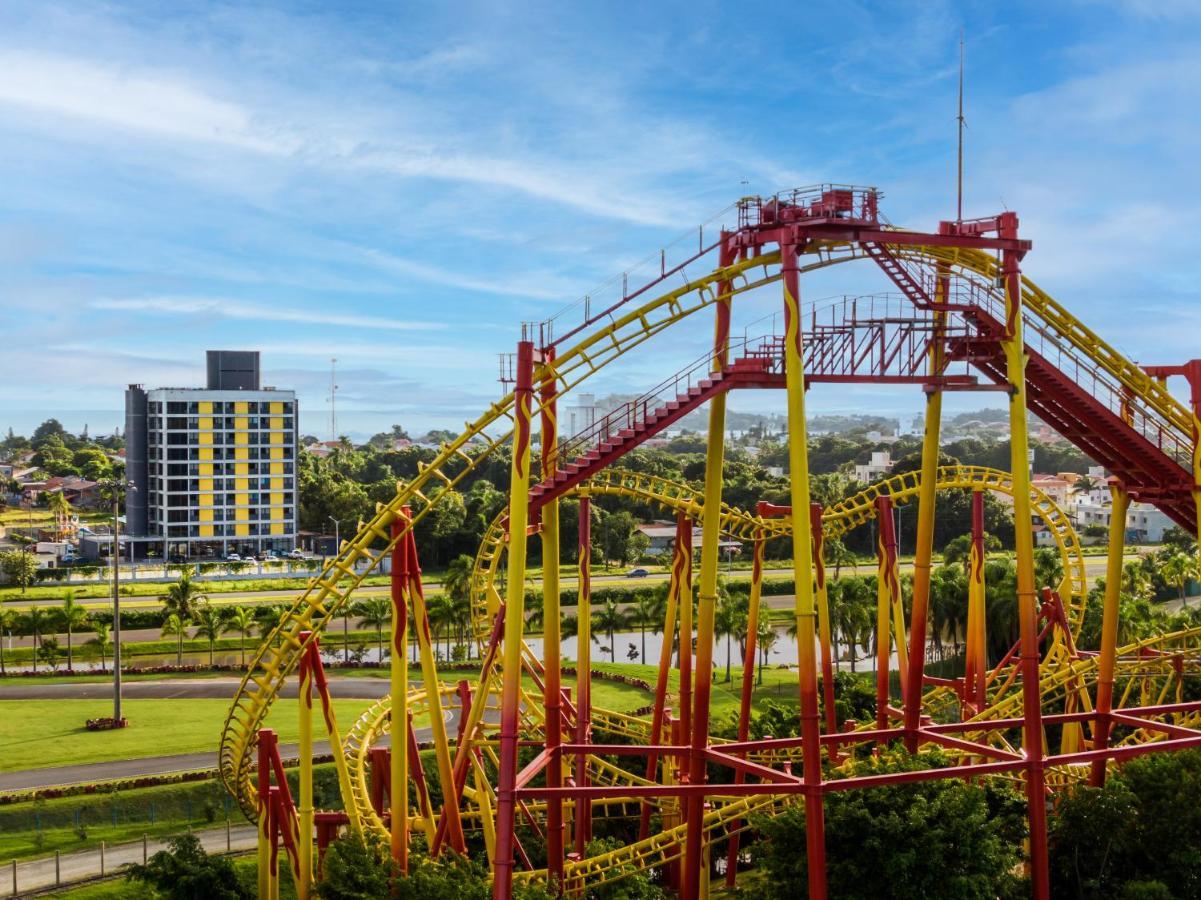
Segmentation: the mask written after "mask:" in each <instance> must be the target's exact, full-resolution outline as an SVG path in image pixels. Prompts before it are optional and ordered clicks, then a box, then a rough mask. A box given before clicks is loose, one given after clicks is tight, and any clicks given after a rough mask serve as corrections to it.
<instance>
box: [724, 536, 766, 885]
mask: <svg viewBox="0 0 1201 900" xmlns="http://www.w3.org/2000/svg"><path fill="white" fill-rule="evenodd" d="M753 552H754V555H753V557H752V562H751V595H750V603H749V604H748V606H747V617H746V650H745V651H744V652H743V654H742V697H741V698H740V701H739V704H738V740H739V742H740V743H741V742H743V741H746V740H747V739H748V738H749V737H750V729H751V695H752V693H753V692H754V689H755V654H756V653H757V652H758V647H757V646H756V642H757V640H758V636H759V602H760V600H761V599H762V596H763V536H762V535H761V534H760V535H756V536H755V544H754V551H753ZM745 780H746V774H745V773H744V772H743V771H742V770H741V769H739V770H738V771H737V772H735V773H734V783H735V784H742V782H743V781H745ZM731 831H732V832H733V833H732V834H731V835H730V845H729V847H728V848H727V850H726V887H734V881H735V879H736V878H737V876H738V844H739V837H740V834H739V831H738V823H735V825H734V827H733V828H732V829H731Z"/></svg>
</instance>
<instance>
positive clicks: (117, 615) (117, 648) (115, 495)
mask: <svg viewBox="0 0 1201 900" xmlns="http://www.w3.org/2000/svg"><path fill="white" fill-rule="evenodd" d="M101 486H102V487H105V488H107V489H108V491H109V493H110V494H111V495H112V501H113V549H112V553H111V555H110V557H109V558H110V559H111V560H112V564H113V720H114V721H115V722H120V721H121V519H120V515H121V491H123V490H124V491H132V490H136V488H135V487H134V484H133V482H132V481H120V480H117V479H112V480H110V481H105V482H102V484H101Z"/></svg>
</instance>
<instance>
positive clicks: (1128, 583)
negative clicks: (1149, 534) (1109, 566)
mask: <svg viewBox="0 0 1201 900" xmlns="http://www.w3.org/2000/svg"><path fill="white" fill-rule="evenodd" d="M1122 592H1123V593H1125V594H1129V595H1130V596H1131V597H1133V598H1135V599H1147V600H1149V599H1151V579H1150V578H1149V577H1148V576H1147V571H1146V570H1145V569H1144V568H1143V562H1142V560H1141V559H1132V560H1130V562H1128V563H1126V565H1124V566H1122Z"/></svg>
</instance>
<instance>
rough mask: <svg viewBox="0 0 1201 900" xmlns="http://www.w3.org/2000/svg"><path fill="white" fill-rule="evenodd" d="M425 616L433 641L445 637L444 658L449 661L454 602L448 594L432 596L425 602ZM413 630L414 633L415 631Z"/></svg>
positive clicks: (454, 612)
mask: <svg viewBox="0 0 1201 900" xmlns="http://www.w3.org/2000/svg"><path fill="white" fill-rule="evenodd" d="M425 614H426V615H427V616H429V619H430V628H431V629H433V632H434V640H435V641H436V640H437V638H438V636H440V635H445V637H446V658H447V659H450V643H451V626H452V625H453V624H454V622H455V616H456V610H455V601H454V600H453V599H451V597H450V596H449V595H448V594H434V596H432V597H430V598H429V599H428V600H426V601H425ZM413 630H414V632H416V629H413Z"/></svg>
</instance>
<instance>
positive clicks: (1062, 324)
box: [220, 242, 1192, 818]
mask: <svg viewBox="0 0 1201 900" xmlns="http://www.w3.org/2000/svg"><path fill="white" fill-rule="evenodd" d="M889 248H890V249H891V250H892V251H893V252H894V253H895V254H896V255H897V256H899V257H903V258H904V259H906V260H907V261H909V262H911V263H914V264H919V265H922V266H925V267H934V266H937V265H938V264H939V263H945V264H947V265H949V266H951V267H952V269H953V270H954V271H955V272H956V273H957V274H959V275H961V276H962V278H963V280H964V281H965V282H967V283H970V284H973V285H975V286H977V288H978V290H979V291H980V293H981V296H992V297H994V298H997V299H998V301H999V295H996V294H995V293H994V289H993V287H992V284H993V279H994V277H995V263H994V260H993V259H992V258H991V257H990V256H988V255H987V254H985V253H980V252H969V251H963V250H960V251H945V250H940V249H936V248H923V247H907V246H906V247H902V246H899V245H898V246H893V245H889ZM806 252H807V256H806V258H805V259H806V264H805V265H804V266H802V267H801V272H809V271H815V270H818V269H822V268H825V267H828V266H831V265H836V264H840V263H844V262H849V261H852V260H857V259H862V258H863V253H862V252H861V251H859V250H858V249H857V248H856V247H853V246H851V245H849V244H845V243H840V242H825V243H823V242H814V243H812V244H810V245H809V246H808V247H807V248H806ZM779 261H780V256H779V253H778V252H771V253H765V254H763V255H760V256H757V257H752V258H748V259H745V260H741V261H738V262H735V263H734V264H732V265H729V266H724V267H719V268H717V269H715V270H714V271H712V272H710V273H708V274H706V275H704V276H702V277H700V278H696V279H692V280H689V281H687V282H686V283H684V284H682V285H680V286H679V287H677V288H676V289H674V290H671V291H668V292H666V293H663V294H661V295H659V296H657V297H655V298H653V299H650V300H648V301H646V302H644V303H642V304H641V305H639V306H637V307H636V308H633V309H630V310H628V311H624V312H623V311H622V310H620V309H619V310H617V311H615V312H613V313H609V314H606V315H605V316H602V317H599V318H598V319H597V320H595V321H593V322H592V323H590V327H591V328H592V330H591V332H590V333H588V334H586V335H585V336H583V337H582V338H581V339H580V340H579V341H578V342H577V343H575V344H574V346H571V347H569V348H562V349H560V350H559V351H558V355H557V358H556V359H555V361H554V362H553V364H551V366H550V370H551V373H552V374H553V375H554V376H555V383H556V384H557V385H558V386H559V391H558V394H557V395H556V397H555V399H558V398H559V397H561V396H563V395H564V394H566V393H567V392H569V391H570V390H572V389H574V388H575V387H576V386H577V385H579V384H581V383H583V382H584V381H585V380H586V379H587V378H589V377H590V376H592V375H593V374H595V373H596V372H598V371H600V370H601V369H603V368H604V367H606V366H607V365H609V364H610V363H611V362H613V361H614V360H616V359H617V358H619V357H620V356H622V355H623V354H625V353H627V352H629V351H630V350H632V349H633V348H635V347H638V346H640V345H642V344H644V343H645V342H647V341H649V340H650V339H652V338H654V337H655V336H656V335H658V334H660V333H662V332H664V331H666V330H667V329H669V328H670V327H672V326H673V325H675V324H676V323H678V322H681V321H683V320H685V319H687V318H689V317H690V316H692V315H693V314H695V313H697V312H700V311H702V310H705V309H709V308H711V307H712V306H713V305H714V304H715V303H717V302H719V301H730V300H733V299H735V298H737V297H739V296H742V295H744V294H746V293H748V292H751V291H754V290H756V289H757V288H760V287H763V286H765V285H768V284H772V283H774V282H776V281H778V280H779V278H780V277H781V276H780V271H779ZM722 285H725V286H726V287H725V288H724V289H723V288H721V287H720V286H722ZM1023 303H1024V312H1023V315H1024V316H1025V317H1026V318H1027V319H1028V320H1030V321H1032V322H1033V323H1034V324H1035V325H1037V326H1038V327H1039V328H1041V329H1042V330H1043V331H1045V332H1047V333H1052V334H1053V335H1054V336H1056V337H1057V339H1058V340H1060V341H1062V342H1063V343H1064V344H1065V345H1067V346H1070V347H1071V348H1074V349H1075V350H1076V351H1078V352H1079V353H1080V355H1081V358H1082V359H1083V360H1084V361H1085V362H1086V363H1087V364H1088V365H1089V366H1090V367H1091V368H1092V369H1093V370H1095V371H1099V372H1101V373H1104V374H1105V375H1106V376H1107V377H1108V378H1109V379H1110V381H1111V382H1112V385H1113V386H1114V388H1113V389H1115V390H1122V391H1124V392H1125V397H1126V399H1127V402H1128V403H1129V404H1130V405H1131V406H1132V407H1133V408H1134V410H1135V412H1136V413H1137V415H1138V416H1140V417H1141V420H1140V421H1146V422H1150V423H1152V424H1153V425H1155V426H1157V427H1159V428H1160V429H1161V433H1168V434H1169V435H1170V437H1171V438H1172V439H1173V440H1175V441H1176V442H1177V443H1179V445H1180V446H1182V447H1191V426H1192V419H1191V416H1190V414H1189V413H1188V411H1187V410H1185V408H1184V407H1183V406H1181V405H1180V404H1179V403H1178V402H1177V401H1176V400H1174V399H1173V398H1172V397H1171V396H1170V395H1169V394H1168V393H1167V391H1166V390H1165V389H1163V387H1162V386H1160V385H1159V384H1158V383H1157V382H1155V381H1153V380H1152V379H1150V378H1148V377H1147V376H1146V375H1145V373H1143V372H1142V370H1141V369H1139V368H1138V367H1137V366H1136V365H1135V364H1134V363H1131V362H1130V361H1128V360H1126V359H1125V358H1124V357H1122V356H1121V355H1120V354H1119V353H1117V351H1116V350H1114V349H1113V348H1111V347H1109V346H1108V345H1106V344H1105V343H1104V342H1102V341H1101V340H1100V339H1099V338H1098V337H1097V336H1096V335H1094V334H1093V333H1092V332H1091V331H1089V330H1088V329H1087V328H1085V327H1084V326H1083V325H1082V324H1080V323H1079V322H1078V321H1077V320H1075V319H1074V318H1073V317H1072V316H1071V315H1070V314H1069V313H1067V311H1066V310H1064V309H1063V308H1062V307H1061V306H1059V305H1058V304H1055V303H1054V301H1052V300H1051V299H1050V298H1049V297H1047V296H1046V295H1045V294H1044V293H1043V292H1041V291H1039V290H1038V289H1037V287H1035V286H1034V285H1033V284H1032V283H1031V282H1028V281H1027V282H1025V283H1024V285H1023ZM535 412H537V410H535ZM512 421H513V396H512V394H509V395H508V396H506V397H504V398H503V399H501V400H500V401H498V402H497V403H495V404H493V405H492V406H491V407H489V408H488V410H487V411H485V412H484V413H483V414H482V415H481V416H480V417H479V418H477V419H476V420H475V421H474V422H469V423H467V424H466V426H465V429H464V431H463V433H462V434H461V435H460V436H459V437H457V438H456V439H454V440H453V441H450V442H449V443H447V444H445V445H443V446H442V447H441V448H440V450H439V452H438V454H437V456H436V457H435V459H434V460H433V461H432V462H431V463H430V464H429V465H428V466H425V467H423V468H422V469H421V471H420V472H419V473H418V474H417V476H416V477H414V478H413V479H411V480H410V481H407V482H402V483H399V484H398V485H397V492H396V495H395V497H394V498H393V499H392V500H391V501H389V502H388V503H387V504H382V505H380V506H379V507H378V508H377V511H376V514H375V515H374V516H373V517H372V519H371V520H370V521H369V522H367V523H365V524H363V525H362V527H361V528H360V529H359V530H358V532H357V533H356V535H355V536H354V537H353V538H352V539H350V540H347V541H344V542H343V543H342V545H341V546H340V547H339V548H338V552H337V554H336V555H335V556H334V557H333V558H332V559H331V560H330V561H329V562H328V563H327V564H326V566H325V567H324V569H323V570H322V571H321V573H320V574H318V575H317V576H316V577H315V578H313V580H312V581H311V582H310V584H309V587H308V588H307V589H306V590H305V591H304V592H303V593H302V594H301V595H300V596H299V597H298V598H297V599H296V601H295V602H294V603H293V604H292V606H291V607H290V608H289V609H288V610H287V611H286V612H285V614H284V615H283V617H282V618H281V620H280V623H279V624H278V625H277V626H276V627H275V628H274V629H272V631H271V632H270V633H269V634H268V635H267V636H266V637H265V639H264V640H263V642H262V644H261V645H260V647H259V648H258V650H257V651H256V653H255V654H254V657H253V659H252V661H251V664H250V667H249V670H248V672H247V674H246V676H245V677H244V679H243V681H242V683H241V685H240V686H239V689H238V692H237V695H236V697H235V699H234V702H233V705H232V707H231V709H230V712H229V715H228V717H227V719H226V722H225V726H224V728H223V731H222V737H221V749H220V767H221V777H222V780H223V782H224V784H225V785H226V787H227V789H228V790H230V792H231V793H232V794H233V795H234V796H235V797H236V798H237V799H238V801H239V803H240V805H241V806H242V809H243V811H244V812H245V813H246V814H247V815H248V816H249V817H251V818H253V817H254V815H255V802H256V801H255V791H254V785H253V783H252V782H253V779H252V777H251V768H252V765H253V758H254V753H253V748H254V746H255V741H256V736H257V732H258V729H259V728H260V727H262V725H263V722H264V720H265V718H266V716H267V713H268V712H269V710H270V707H271V704H272V703H273V701H274V700H275V698H276V696H277V694H278V692H279V690H280V688H281V687H282V685H283V682H284V680H285V679H286V678H287V677H288V676H289V675H290V674H291V673H292V672H293V671H294V670H295V668H296V666H297V663H298V660H299V657H300V652H301V650H302V648H303V646H304V643H303V641H302V639H301V634H302V633H303V632H306V631H309V632H313V634H314V635H316V634H318V633H320V632H321V631H322V630H323V629H324V628H325V627H326V626H327V625H328V624H329V623H330V621H331V620H332V619H333V618H334V617H336V615H337V614H338V612H339V610H340V609H342V607H343V606H344V605H345V604H346V603H347V602H349V598H350V595H351V594H352V592H353V591H354V590H355V588H357V587H358V585H359V584H360V583H361V582H362V580H363V578H365V577H366V576H367V575H368V574H369V573H370V572H372V571H374V570H375V569H376V568H377V567H378V566H379V564H380V562H381V560H382V559H383V558H384V557H385V556H386V555H387V554H388V552H389V551H390V549H391V546H392V543H393V541H394V540H396V539H399V538H393V536H392V535H391V533H390V529H391V525H392V523H393V522H394V521H395V520H396V519H397V518H399V516H400V513H401V510H402V508H403V507H405V506H409V507H411V508H412V517H411V519H410V520H409V521H410V524H409V526H408V527H410V528H411V527H413V526H414V525H415V524H416V523H418V522H420V521H421V520H422V519H423V518H424V517H425V516H426V515H428V514H429V512H430V510H431V509H432V508H433V506H434V505H435V504H436V503H437V502H438V500H439V496H440V493H441V492H442V491H443V490H444V489H449V488H454V487H456V486H458V485H460V484H462V483H463V481H464V479H466V478H467V477H468V476H469V475H470V474H471V473H472V472H473V471H474V470H475V469H476V467H477V466H479V465H480V463H481V462H482V461H483V460H484V459H486V458H487V457H488V456H489V454H491V453H492V452H493V451H495V450H496V449H497V448H499V447H501V446H502V445H504V444H505V443H506V442H507V441H508V439H509V437H510V435H511V426H512ZM1160 446H1163V442H1162V437H1161V441H1160ZM469 451H470V452H469Z"/></svg>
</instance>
